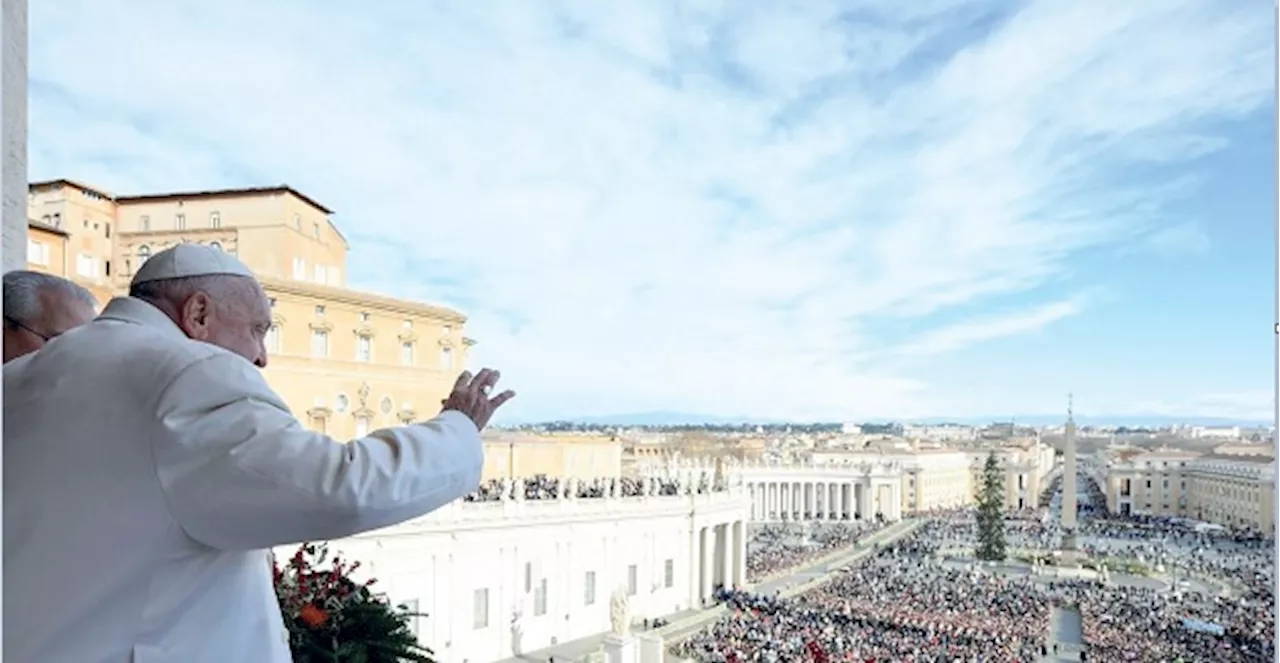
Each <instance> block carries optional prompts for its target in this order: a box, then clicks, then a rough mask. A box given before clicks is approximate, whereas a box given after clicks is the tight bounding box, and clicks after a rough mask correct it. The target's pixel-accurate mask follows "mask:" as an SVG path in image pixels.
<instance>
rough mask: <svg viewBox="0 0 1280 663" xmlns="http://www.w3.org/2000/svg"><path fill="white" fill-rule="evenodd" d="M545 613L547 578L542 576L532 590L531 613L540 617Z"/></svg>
mask: <svg viewBox="0 0 1280 663" xmlns="http://www.w3.org/2000/svg"><path fill="white" fill-rule="evenodd" d="M545 614H547V579H546V578H543V579H541V580H539V581H538V587H537V589H535V590H534V591H533V615H534V616H535V617H541V616H543V615H545Z"/></svg>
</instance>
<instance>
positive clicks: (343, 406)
mask: <svg viewBox="0 0 1280 663" xmlns="http://www.w3.org/2000/svg"><path fill="white" fill-rule="evenodd" d="M333 405H334V409H335V410H337V411H338V412H346V411H347V408H348V407H350V406H351V400H350V399H348V398H347V395H346V394H338V397H337V398H335V399H333Z"/></svg>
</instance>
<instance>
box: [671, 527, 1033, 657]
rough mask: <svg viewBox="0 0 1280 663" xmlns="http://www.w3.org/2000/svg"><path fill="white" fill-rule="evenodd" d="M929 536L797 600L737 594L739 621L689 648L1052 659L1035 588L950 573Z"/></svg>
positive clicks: (883, 552)
mask: <svg viewBox="0 0 1280 663" xmlns="http://www.w3.org/2000/svg"><path fill="white" fill-rule="evenodd" d="M937 543H938V542H936V541H929V540H928V539H927V538H921V537H919V536H916V537H912V538H911V539H909V540H907V541H906V542H903V543H899V544H895V545H891V546H887V547H885V548H882V549H880V550H878V551H876V553H875V554H873V555H870V556H868V557H866V558H864V560H863V561H862V562H861V563H859V564H857V565H856V566H855V567H854V568H852V569H850V570H849V571H848V572H847V573H844V574H841V575H840V576H838V577H837V578H836V579H834V580H833V581H832V582H830V583H827V584H826V585H823V586H822V587H821V588H819V589H816V590H814V591H811V592H808V593H806V594H804V595H801V596H798V597H795V598H780V597H777V596H762V595H758V594H751V593H744V592H735V593H728V594H726V595H725V596H724V599H725V602H726V604H727V605H728V606H729V607H730V608H731V609H732V610H733V613H732V615H730V616H728V617H726V618H724V619H722V620H720V621H719V622H717V623H716V624H715V625H714V626H712V627H711V628H710V629H708V630H705V631H703V632H700V633H698V634H696V635H694V636H693V637H691V638H689V639H687V640H685V641H683V642H681V643H680V644H679V645H677V647H676V648H675V650H676V654H677V655H679V656H685V657H689V658H692V659H694V660H697V661H701V662H703V663H748V662H756V661H759V662H765V663H775V662H787V661H802V660H813V659H814V658H815V654H814V652H815V650H816V651H818V652H820V654H819V655H820V656H821V657H822V658H824V659H825V660H828V661H856V662H858V663H862V662H864V661H911V662H914V663H953V662H955V661H979V660H980V661H984V662H987V663H1014V662H1022V663H1025V662H1028V661H1034V660H1037V659H1038V657H1040V656H1043V655H1044V654H1045V653H1047V638H1046V633H1045V631H1046V628H1047V622H1048V610H1049V607H1048V603H1047V601H1046V600H1045V599H1044V597H1042V596H1040V595H1038V594H1037V593H1036V592H1034V591H1033V590H1032V589H1031V587H1030V583H1029V582H1028V581H1026V580H1016V579H1008V578H1003V577H999V576H985V575H975V574H972V573H968V572H965V571H957V570H952V569H946V568H942V567H940V566H938V565H937V564H936V563H934V562H933V561H931V560H929V559H928V556H929V555H930V554H931V551H933V550H936V549H937Z"/></svg>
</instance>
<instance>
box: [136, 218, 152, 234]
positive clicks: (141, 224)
mask: <svg viewBox="0 0 1280 663" xmlns="http://www.w3.org/2000/svg"><path fill="white" fill-rule="evenodd" d="M138 230H141V231H143V232H146V231H148V230H151V217H149V216H147V215H146V214H143V215H142V216H140V217H138Z"/></svg>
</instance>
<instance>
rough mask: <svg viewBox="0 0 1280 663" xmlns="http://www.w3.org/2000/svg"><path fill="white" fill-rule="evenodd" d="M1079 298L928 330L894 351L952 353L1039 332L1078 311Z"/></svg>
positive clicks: (910, 353) (1081, 301) (914, 353)
mask: <svg viewBox="0 0 1280 663" xmlns="http://www.w3.org/2000/svg"><path fill="white" fill-rule="evenodd" d="M1082 307H1083V300H1082V299H1081V298H1072V299H1064V300H1061V301H1056V302H1050V303H1048V304H1043V305H1040V306H1037V307H1035V308H1032V309H1028V310H1025V311H1017V312H1014V313H1006V314H1003V315H992V316H985V317H981V318H974V319H969V320H965V321H964V322H960V323H957V324H954V325H950V326H947V327H939V328H936V329H932V330H929V331H927V332H925V333H924V334H922V335H921V336H920V337H919V338H916V339H914V340H911V341H909V342H907V343H905V344H903V345H901V346H898V347H897V348H894V351H895V352H896V353H898V354H902V355H908V356H920V355H935V354H940V353H943V352H954V351H956V350H960V349H962V348H966V347H968V346H970V345H973V344H975V343H984V342H987V341H993V340H996V339H1000V338H1005V337H1008V336H1017V335H1019V334H1026V333H1028V332H1034V331H1039V330H1041V329H1043V328H1044V327H1046V326H1047V325H1050V324H1052V323H1054V322H1057V321H1059V320H1062V319H1063V318H1066V317H1069V316H1072V315H1075V314H1076V313H1079V312H1080V310H1081V308H1082Z"/></svg>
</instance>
